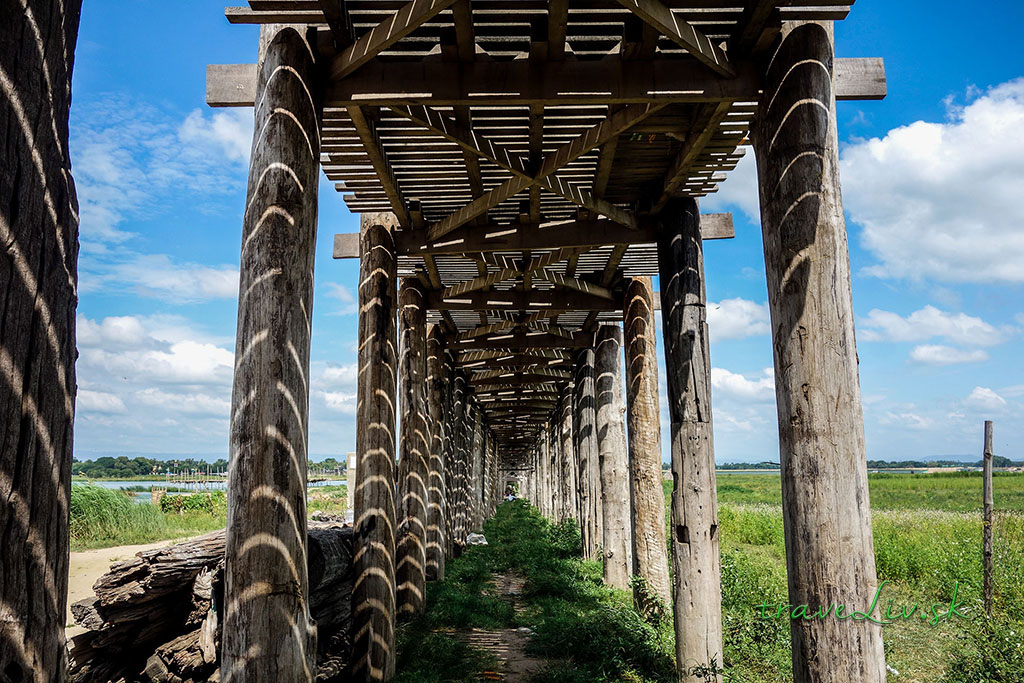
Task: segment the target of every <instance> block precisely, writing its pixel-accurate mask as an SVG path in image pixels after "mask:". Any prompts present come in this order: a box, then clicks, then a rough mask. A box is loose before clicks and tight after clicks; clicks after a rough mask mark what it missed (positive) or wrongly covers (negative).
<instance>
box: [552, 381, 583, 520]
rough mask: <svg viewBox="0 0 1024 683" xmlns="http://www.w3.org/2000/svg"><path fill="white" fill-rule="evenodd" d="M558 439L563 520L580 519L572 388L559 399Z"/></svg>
mask: <svg viewBox="0 0 1024 683" xmlns="http://www.w3.org/2000/svg"><path fill="white" fill-rule="evenodd" d="M555 415H556V417H555V419H556V420H558V439H559V441H560V442H561V444H562V445H561V449H562V474H561V476H562V483H561V485H562V518H563V519H579V517H580V513H579V465H578V464H577V461H576V448H575V445H574V444H573V438H572V387H571V386H566V387H564V388H563V389H562V391H561V395H560V396H559V399H558V411H557V412H556V414H555Z"/></svg>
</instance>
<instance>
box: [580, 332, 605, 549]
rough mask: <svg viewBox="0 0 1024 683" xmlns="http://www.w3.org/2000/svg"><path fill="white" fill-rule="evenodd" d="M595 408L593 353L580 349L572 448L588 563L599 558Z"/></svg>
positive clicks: (599, 531) (584, 546)
mask: <svg viewBox="0 0 1024 683" xmlns="http://www.w3.org/2000/svg"><path fill="white" fill-rule="evenodd" d="M596 407H597V404H596V403H595V398H594V350H593V349H583V350H582V351H580V352H579V355H578V356H577V358H576V380H575V384H574V387H573V422H574V429H573V433H574V435H575V437H574V438H575V440H574V443H573V446H574V448H575V451H576V462H577V465H578V467H579V506H580V513H579V514H580V528H581V531H582V533H583V555H584V557H586V558H587V559H588V560H593V559H597V558H598V557H599V553H600V547H601V528H602V527H601V470H600V464H599V460H598V451H597V426H596V423H597V415H596V413H595V409H596Z"/></svg>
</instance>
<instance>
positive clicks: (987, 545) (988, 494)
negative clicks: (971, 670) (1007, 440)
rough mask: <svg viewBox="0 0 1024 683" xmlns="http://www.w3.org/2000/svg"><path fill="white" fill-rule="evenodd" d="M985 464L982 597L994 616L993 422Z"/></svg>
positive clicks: (987, 426) (987, 436) (988, 427)
mask: <svg viewBox="0 0 1024 683" xmlns="http://www.w3.org/2000/svg"><path fill="white" fill-rule="evenodd" d="M983 457H984V462H983V465H984V467H983V470H984V471H983V478H984V483H983V485H982V488H983V491H982V493H983V501H984V510H983V513H982V514H983V516H984V521H983V524H984V527H983V532H982V540H983V544H982V559H983V561H984V562H983V567H982V569H983V576H982V596H983V598H984V605H985V614H987V615H988V616H990V617H991V616H992V600H993V593H994V591H993V574H994V570H995V567H994V566H993V565H994V562H993V559H994V557H995V555H994V552H993V548H992V532H993V531H994V529H993V528H992V524H993V522H994V521H995V520H994V519H993V517H992V514H993V509H994V507H995V503H994V499H993V495H992V421H991V420H985V451H984V456H983Z"/></svg>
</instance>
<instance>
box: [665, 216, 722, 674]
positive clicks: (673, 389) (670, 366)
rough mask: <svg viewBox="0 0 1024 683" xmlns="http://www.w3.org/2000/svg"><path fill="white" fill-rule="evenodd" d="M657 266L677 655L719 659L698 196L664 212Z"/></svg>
mask: <svg viewBox="0 0 1024 683" xmlns="http://www.w3.org/2000/svg"><path fill="white" fill-rule="evenodd" d="M661 218H662V228H661V230H660V232H659V234H658V267H659V272H660V277H659V279H660V283H661V307H662V327H663V330H664V336H665V361H666V368H665V372H666V379H667V380H668V381H667V384H668V406H669V415H670V416H671V420H672V513H671V516H672V524H671V546H672V569H673V575H674V591H673V593H674V611H675V629H676V662H677V664H678V666H679V669H680V670H681V671H686V670H689V669H690V668H692V667H694V666H697V665H702V664H703V665H707V664H710V662H711V661H712V660H715V661H716V662H717V663H718V664H719V665H721V663H722V599H721V595H722V590H721V574H722V571H721V560H720V557H719V538H718V499H717V491H716V488H715V447H714V439H713V435H712V420H711V361H710V356H709V354H708V333H707V322H706V319H705V315H706V308H707V306H706V296H705V289H704V254H703V243H702V242H701V235H700V213H699V210H698V208H697V202H696V201H694V200H692V199H683V200H677V201H673V202H670V203H669V204H668V205H667V206H666V207H665V210H664V211H663V212H662V214H661Z"/></svg>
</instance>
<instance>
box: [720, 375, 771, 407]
mask: <svg viewBox="0 0 1024 683" xmlns="http://www.w3.org/2000/svg"><path fill="white" fill-rule="evenodd" d="M711 388H712V389H713V390H714V391H715V392H717V394H718V395H720V396H726V397H731V398H737V399H741V400H746V401H773V400H775V371H774V370H773V369H772V368H765V369H764V370H762V371H761V375H760V376H759V377H756V378H755V379H748V378H747V377H745V376H743V375H741V374H738V373H735V372H730V371H729V370H726V369H724V368H711Z"/></svg>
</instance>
